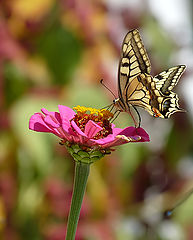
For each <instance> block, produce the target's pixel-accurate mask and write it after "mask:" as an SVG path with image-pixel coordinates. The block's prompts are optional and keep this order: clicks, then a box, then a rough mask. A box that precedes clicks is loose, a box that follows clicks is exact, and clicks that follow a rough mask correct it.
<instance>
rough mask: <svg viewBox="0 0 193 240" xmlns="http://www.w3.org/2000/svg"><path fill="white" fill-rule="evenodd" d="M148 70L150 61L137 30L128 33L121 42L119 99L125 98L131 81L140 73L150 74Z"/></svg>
mask: <svg viewBox="0 0 193 240" xmlns="http://www.w3.org/2000/svg"><path fill="white" fill-rule="evenodd" d="M150 70H151V66H150V61H149V58H148V55H147V52H146V50H145V48H144V45H143V42H142V40H141V37H140V35H139V32H138V30H136V29H135V30H132V31H130V32H128V33H127V35H126V36H125V38H124V40H123V45H122V56H121V60H120V64H119V75H118V78H119V81H118V83H119V97H120V98H123V99H124V98H125V96H126V95H125V91H126V89H127V87H128V85H129V84H130V82H131V80H132V79H134V78H135V77H136V76H137V75H139V74H140V73H150ZM124 100H126V99H124Z"/></svg>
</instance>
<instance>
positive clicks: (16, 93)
mask: <svg viewBox="0 0 193 240" xmlns="http://www.w3.org/2000/svg"><path fill="white" fill-rule="evenodd" d="M3 70H4V71H3V77H4V82H5V83H4V90H5V99H6V105H8V106H9V105H10V104H12V103H13V102H15V101H16V100H17V99H18V98H19V97H20V96H21V95H22V94H23V93H25V91H26V89H27V87H28V84H29V82H28V81H27V78H26V76H25V74H24V73H23V72H22V71H21V70H20V69H19V68H18V67H17V66H16V65H14V64H13V63H10V62H6V63H5V64H4V68H3Z"/></svg>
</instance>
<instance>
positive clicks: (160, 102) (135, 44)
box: [118, 29, 185, 124]
mask: <svg viewBox="0 0 193 240" xmlns="http://www.w3.org/2000/svg"><path fill="white" fill-rule="evenodd" d="M184 70H185V66H184V65H179V66H176V67H172V68H170V69H168V70H166V71H163V72H161V73H160V74H158V75H156V76H155V77H152V76H151V75H150V71H151V65H150V61H149V58H148V55H147V52H146V50H145V48H144V45H143V42H142V40H141V37H140V34H139V32H138V30H136V29H135V30H132V31H130V32H128V33H127V35H126V36H125V38H124V41H123V45H122V56H121V60H120V64H119V73H118V87H119V93H118V94H119V99H118V100H119V101H118V107H119V109H120V110H121V111H126V112H128V113H130V114H131V111H130V106H133V107H134V108H135V106H137V107H142V108H144V109H145V110H146V111H148V112H149V114H151V115H152V116H154V117H161V118H169V117H170V115H171V114H173V113H175V112H177V111H182V109H180V107H179V104H178V96H177V94H176V93H174V92H172V90H173V88H174V87H175V85H176V84H177V83H178V81H179V79H180V77H181V75H182V73H183V72H184ZM131 115H132V114H131ZM132 118H133V119H134V117H133V116H132ZM134 122H135V124H136V121H135V119H134Z"/></svg>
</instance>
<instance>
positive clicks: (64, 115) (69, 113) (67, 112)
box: [58, 105, 76, 121]
mask: <svg viewBox="0 0 193 240" xmlns="http://www.w3.org/2000/svg"><path fill="white" fill-rule="evenodd" d="M58 109H59V112H60V116H61V119H62V121H63V120H64V121H70V120H71V119H72V118H73V117H74V115H76V113H75V112H74V111H73V110H72V109H71V108H69V107H66V106H63V105H58Z"/></svg>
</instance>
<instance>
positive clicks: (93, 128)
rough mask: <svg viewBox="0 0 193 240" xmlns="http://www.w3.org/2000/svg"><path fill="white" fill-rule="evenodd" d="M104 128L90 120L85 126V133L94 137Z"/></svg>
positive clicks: (89, 136)
mask: <svg viewBox="0 0 193 240" xmlns="http://www.w3.org/2000/svg"><path fill="white" fill-rule="evenodd" d="M102 129H103V128H102V127H100V126H99V125H98V124H96V123H95V122H93V121H92V120H89V121H88V123H87V124H86V126H85V131H84V133H85V134H86V136H87V137H88V138H93V137H94V136H95V135H96V134H97V133H98V132H100V131H101V130H102Z"/></svg>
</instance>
